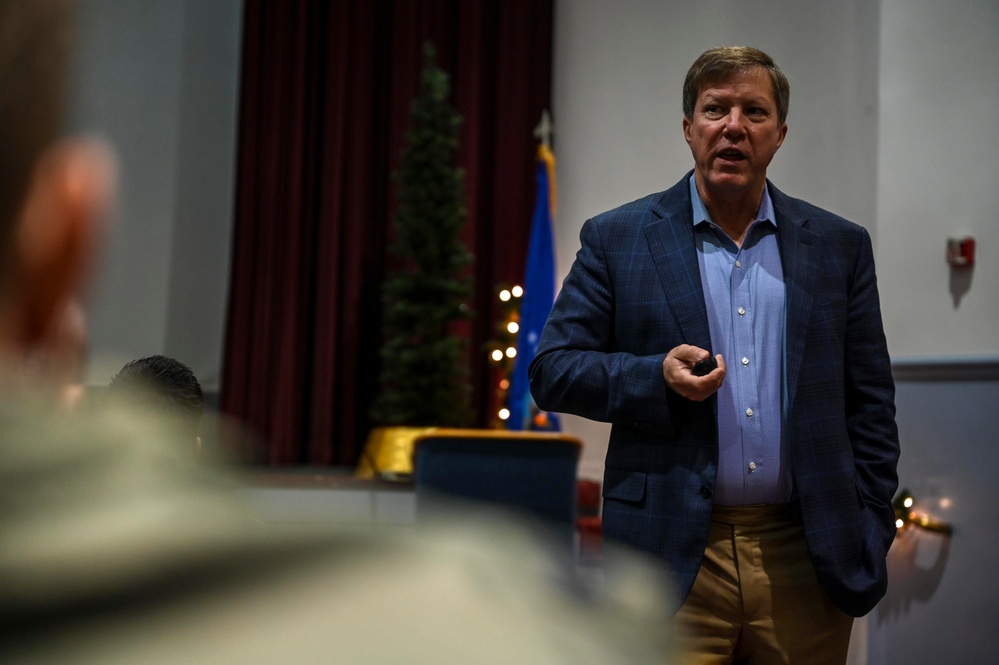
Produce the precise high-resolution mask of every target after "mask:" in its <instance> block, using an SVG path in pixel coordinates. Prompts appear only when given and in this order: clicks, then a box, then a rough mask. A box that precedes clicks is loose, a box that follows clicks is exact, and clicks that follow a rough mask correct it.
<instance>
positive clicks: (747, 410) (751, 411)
mask: <svg viewBox="0 0 999 665" xmlns="http://www.w3.org/2000/svg"><path fill="white" fill-rule="evenodd" d="M746 415H747V416H749V417H750V418H752V417H753V410H752V409H746Z"/></svg>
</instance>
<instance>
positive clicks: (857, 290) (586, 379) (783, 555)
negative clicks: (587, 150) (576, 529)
mask: <svg viewBox="0 0 999 665" xmlns="http://www.w3.org/2000/svg"><path fill="white" fill-rule="evenodd" d="M788 100H789V86H788V83H787V80H786V78H785V77H784V75H783V74H782V73H781V71H780V70H779V68H778V67H777V66H776V64H775V63H774V62H773V60H772V59H771V58H770V57H769V56H768V55H766V54H765V53H763V52H761V51H758V50H756V49H753V48H748V47H724V48H719V49H712V50H709V51H706V52H705V53H704V54H702V55H701V56H700V57H699V58H698V60H697V61H696V62H695V63H694V65H693V66H692V67H691V69H690V71H689V72H688V74H687V78H686V81H685V83H684V119H683V129H684V136H685V138H686V140H687V142H688V144H689V145H690V148H691V153H692V155H693V158H694V169H693V171H692V172H691V173H688V174H687V175H686V176H684V178H683V179H682V180H680V182H678V183H677V184H676V185H674V186H673V187H672V188H670V189H668V190H666V191H665V192H660V193H657V194H653V195H651V196H647V197H645V198H643V199H639V200H638V201H634V202H632V203H629V204H626V205H624V206H621V207H619V208H616V209H614V210H611V211H609V212H606V213H603V214H601V215H598V216H596V217H594V218H593V219H590V220H588V221H587V222H586V223H585V224H584V226H583V228H582V231H581V234H580V239H581V245H582V246H581V249H580V250H579V252H578V254H577V256H576V259H575V262H574V264H573V266H572V268H571V270H570V271H569V274H568V276H567V277H566V279H565V282H564V283H563V285H562V289H561V291H560V293H559V296H558V298H557V300H556V302H555V305H554V307H553V309H552V312H551V315H550V316H549V319H548V322H547V324H546V326H545V329H544V332H543V334H542V336H541V341H540V343H539V346H538V351H537V355H536V357H535V359H534V361H533V363H532V364H531V368H530V376H531V392H532V394H533V396H534V398H535V401H536V402H537V404H538V406H539V407H540V408H542V409H545V410H549V411H556V412H564V413H573V414H577V415H580V416H583V417H585V418H589V419H592V420H597V421H603V422H609V423H611V424H612V429H611V434H610V441H609V445H608V450H607V458H606V466H605V475H604V508H603V525H604V534H605V537H606V538H607V539H608V540H610V541H616V542H619V543H623V544H625V545H627V546H630V547H631V548H635V549H638V550H641V551H644V552H647V553H650V554H652V555H654V556H655V557H658V558H659V559H660V560H661V561H662V562H663V563H664V564H665V569H666V570H668V571H669V573H670V577H671V579H672V582H673V586H674V589H675V590H676V591H677V594H678V595H677V604H678V607H679V609H678V611H677V614H676V620H677V626H678V628H679V629H680V631H681V634H683V635H685V638H684V639H685V640H686V644H687V649H688V650H689V652H690V653H691V654H696V655H697V656H698V657H700V658H702V659H703V660H700V661H696V662H732V660H733V659H734V660H735V661H737V662H762V663H783V662H787V663H796V662H808V663H825V662H829V663H842V662H844V661H845V659H846V653H847V647H848V644H849V636H850V630H851V627H852V622H853V617H855V616H862V615H864V614H866V613H867V612H868V611H870V610H871V609H872V608H873V607H874V605H875V604H876V603H877V602H878V600H880V598H881V597H882V596H883V595H884V593H885V589H886V585H887V572H886V559H885V557H886V553H887V551H888V548H889V546H890V545H891V542H892V539H893V538H894V535H895V525H894V520H895V517H894V511H893V509H892V505H891V501H892V496H893V495H894V493H895V490H896V489H897V482H898V481H897V475H896V464H897V461H898V455H899V444H898V433H897V428H896V425H895V407H894V384H893V380H892V374H891V365H890V360H889V357H888V350H887V344H886V342H885V336H884V331H883V326H882V321H881V313H880V305H879V299H878V292H877V283H876V277H875V270H874V258H873V251H872V247H871V240H870V236H869V235H868V233H867V231H866V230H865V229H863V228H862V227H860V226H858V225H856V224H854V223H852V222H849V221H847V220H845V219H843V218H841V217H838V216H837V215H834V214H832V213H830V212H827V211H825V210H822V209H820V208H817V207H815V206H813V205H811V204H809V203H806V202H805V201H801V200H798V199H794V198H791V197H789V196H787V195H785V194H783V193H782V192H781V191H780V190H778V189H777V188H776V187H774V185H773V184H772V183H770V182H769V181H768V180H767V178H766V169H767V166H768V165H769V163H770V161H771V159H772V158H773V156H774V154H775V153H776V152H777V150H778V148H779V147H780V145H781V144H782V143H783V141H784V137H785V136H786V133H787V123H786V117H787V108H788ZM702 360H704V361H705V362H706V363H709V364H710V363H712V362H713V363H714V365H715V367H714V368H713V369H712V368H711V367H708V368H705V369H703V370H702V368H701V366H700V365H698V366H697V367H695V365H696V364H698V363H699V361H702Z"/></svg>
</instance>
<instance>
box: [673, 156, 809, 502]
mask: <svg viewBox="0 0 999 665" xmlns="http://www.w3.org/2000/svg"><path fill="white" fill-rule="evenodd" d="M690 198H691V201H692V202H693V208H694V234H695V237H696V241H697V260H698V263H699V266H700V271H701V283H702V284H703V286H704V302H705V305H706V306H707V311H708V325H709V328H710V331H711V343H712V344H713V345H714V348H713V349H709V351H711V353H712V355H715V354H719V353H720V354H721V355H722V357H723V358H724V359H725V363H726V366H727V373H726V375H725V382H724V383H723V384H722V387H721V388H720V389H719V390H718V447H719V450H718V479H717V484H716V487H715V492H714V502H715V503H716V504H719V505H724V506H743V505H755V504H773V503H784V502H786V501H788V500H789V499H790V497H791V494H792V488H793V481H792V478H791V468H790V456H789V455H788V452H787V451H786V450H784V446H782V445H781V429H782V427H781V426H782V418H783V416H782V409H781V404H782V400H781V396H782V394H783V372H784V370H783V349H784V323H785V315H784V272H783V269H782V268H781V261H780V247H779V245H778V242H777V240H778V238H777V224H776V221H775V219H774V210H773V202H772V201H771V200H770V193H769V191H767V190H766V189H765V190H764V193H763V200H762V201H761V202H760V209H759V212H758V213H757V215H756V221H754V222H753V224H752V225H751V226H750V227H749V230H748V232H747V233H746V237H745V239H744V240H743V243H742V247H739V246H737V245H736V244H735V242H734V241H733V240H732V239H731V238H730V237H728V236H727V235H726V234H725V232H724V231H722V230H721V228H719V227H718V226H717V225H715V223H714V222H713V221H712V220H711V216H710V215H709V214H708V211H707V208H705V206H704V202H703V201H702V200H701V197H700V195H699V194H698V193H697V186H696V185H695V183H694V176H691V177H690Z"/></svg>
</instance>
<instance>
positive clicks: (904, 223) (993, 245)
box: [877, 0, 999, 357]
mask: <svg viewBox="0 0 999 665" xmlns="http://www.w3.org/2000/svg"><path fill="white" fill-rule="evenodd" d="M881 5H882V21H881V25H882V28H881V49H880V51H881V55H880V60H881V87H880V95H881V103H880V109H879V115H878V118H879V120H878V142H879V146H880V149H879V159H878V207H877V223H878V234H879V238H880V242H879V244H878V261H879V274H880V281H881V288H882V295H883V300H884V310H885V328H886V332H887V334H888V341H889V345H890V349H891V351H892V354H893V356H897V357H912V356H916V357H921V356H961V355H971V356H994V355H996V354H997V353H999V289H997V287H999V177H997V174H999V151H997V150H996V149H995V148H996V141H997V137H999V74H997V68H999V2H996V1H995V0H953V1H951V2H939V1H937V0H883V1H882V3H881ZM966 234H967V235H972V236H974V237H975V238H976V239H977V244H978V262H977V265H976V266H975V267H974V268H973V269H972V270H970V271H960V270H958V271H954V270H951V268H950V267H949V266H948V265H947V264H946V262H945V260H944V256H945V253H946V251H945V249H946V241H947V237H948V236H953V235H966Z"/></svg>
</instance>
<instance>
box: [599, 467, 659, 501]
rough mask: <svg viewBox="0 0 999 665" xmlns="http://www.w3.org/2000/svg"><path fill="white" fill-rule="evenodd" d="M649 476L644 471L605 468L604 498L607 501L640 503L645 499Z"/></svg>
mask: <svg viewBox="0 0 999 665" xmlns="http://www.w3.org/2000/svg"><path fill="white" fill-rule="evenodd" d="M647 478H648V474H647V473H644V472H642V471H625V470H624V469H614V468H610V467H608V468H605V469H604V487H603V496H604V498H605V499H616V500H618V501H630V502H632V503H638V502H640V501H641V500H642V499H644V498H645V483H646V479H647Z"/></svg>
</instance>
